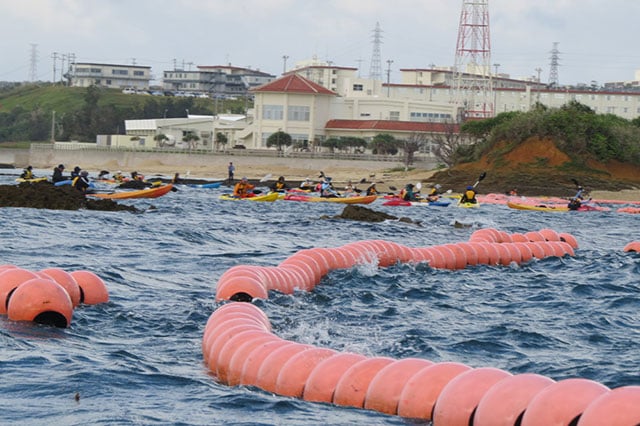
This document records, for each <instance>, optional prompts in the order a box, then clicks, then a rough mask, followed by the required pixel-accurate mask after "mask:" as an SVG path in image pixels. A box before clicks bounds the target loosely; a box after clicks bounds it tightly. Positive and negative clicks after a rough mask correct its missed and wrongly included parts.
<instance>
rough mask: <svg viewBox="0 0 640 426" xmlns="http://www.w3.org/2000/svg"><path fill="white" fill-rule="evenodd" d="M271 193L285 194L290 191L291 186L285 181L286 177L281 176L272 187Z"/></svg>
mask: <svg viewBox="0 0 640 426" xmlns="http://www.w3.org/2000/svg"><path fill="white" fill-rule="evenodd" d="M270 189H271V192H285V191H286V190H287V189H289V185H287V183H286V182H285V181H284V176H280V177H279V178H278V180H277V181H275V182H274V183H273V185H271V187H270Z"/></svg>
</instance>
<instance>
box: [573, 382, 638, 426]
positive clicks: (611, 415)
mask: <svg viewBox="0 0 640 426" xmlns="http://www.w3.org/2000/svg"><path fill="white" fill-rule="evenodd" d="M639 424H640V386H623V387H621V388H616V389H613V390H612V391H611V392H606V393H604V394H602V395H600V396H599V397H598V398H596V399H594V400H593V401H592V402H591V404H589V405H588V406H587V408H586V410H584V413H582V415H581V416H580V420H579V421H578V426H602V425H607V426H628V425H639Z"/></svg>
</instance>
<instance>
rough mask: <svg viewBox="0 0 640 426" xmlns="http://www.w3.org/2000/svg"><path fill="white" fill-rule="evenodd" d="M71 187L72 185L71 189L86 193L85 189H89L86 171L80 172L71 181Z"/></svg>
mask: <svg viewBox="0 0 640 426" xmlns="http://www.w3.org/2000/svg"><path fill="white" fill-rule="evenodd" d="M71 185H73V187H74V188H75V189H77V190H78V191H81V192H83V193H86V192H87V189H89V186H90V183H89V172H88V171H86V170H82V171H81V172H80V175H79V176H77V177H76V178H74V179H73V182H72V183H71Z"/></svg>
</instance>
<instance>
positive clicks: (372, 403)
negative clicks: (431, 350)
mask: <svg viewBox="0 0 640 426" xmlns="http://www.w3.org/2000/svg"><path fill="white" fill-rule="evenodd" d="M431 365H433V362H431V361H427V360H425V359H417V358H405V359H401V360H398V361H395V362H392V363H391V364H389V365H387V366H386V367H384V368H383V369H382V370H380V371H379V372H378V374H376V375H375V377H374V378H373V380H372V381H371V383H370V384H369V388H368V389H367V394H366V396H365V398H364V408H366V409H367V410H375V411H379V412H381V413H386V414H393V415H395V414H398V402H399V401H400V395H401V394H402V390H403V389H404V387H405V385H406V384H407V382H408V381H409V380H410V379H411V377H412V376H414V375H415V374H416V373H417V372H418V371H420V370H422V369H423V368H425V367H429V366H431Z"/></svg>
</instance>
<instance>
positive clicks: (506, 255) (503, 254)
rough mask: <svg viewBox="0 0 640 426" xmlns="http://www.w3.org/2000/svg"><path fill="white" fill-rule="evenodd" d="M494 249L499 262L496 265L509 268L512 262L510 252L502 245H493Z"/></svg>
mask: <svg viewBox="0 0 640 426" xmlns="http://www.w3.org/2000/svg"><path fill="white" fill-rule="evenodd" d="M494 247H495V248H496V250H497V251H498V255H499V260H498V265H502V266H509V265H510V264H511V261H512V257H511V251H510V250H509V249H508V248H507V247H506V244H504V243H498V244H494Z"/></svg>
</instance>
